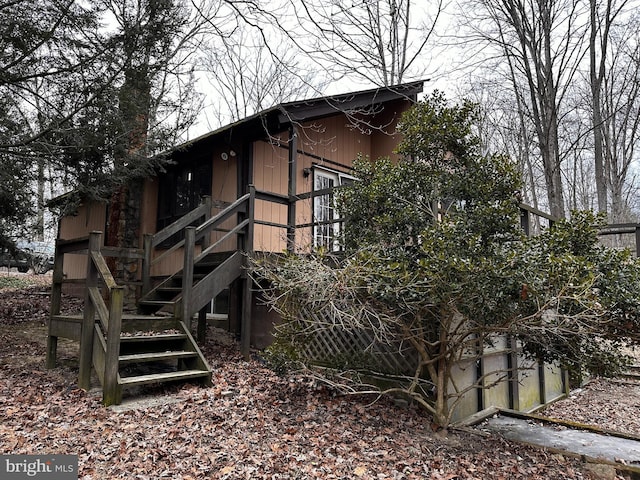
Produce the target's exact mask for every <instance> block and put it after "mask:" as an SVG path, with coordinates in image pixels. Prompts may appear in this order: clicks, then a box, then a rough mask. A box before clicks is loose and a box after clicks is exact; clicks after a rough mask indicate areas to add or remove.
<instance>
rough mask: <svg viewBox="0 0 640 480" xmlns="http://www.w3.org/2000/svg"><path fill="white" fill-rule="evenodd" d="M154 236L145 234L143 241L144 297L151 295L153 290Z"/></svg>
mask: <svg viewBox="0 0 640 480" xmlns="http://www.w3.org/2000/svg"><path fill="white" fill-rule="evenodd" d="M152 242H153V235H151V234H149V233H145V234H144V238H143V240H142V243H143V248H144V256H143V257H142V296H144V295H146V294H147V293H149V290H151V254H152V249H153V247H152V246H151V245H152Z"/></svg>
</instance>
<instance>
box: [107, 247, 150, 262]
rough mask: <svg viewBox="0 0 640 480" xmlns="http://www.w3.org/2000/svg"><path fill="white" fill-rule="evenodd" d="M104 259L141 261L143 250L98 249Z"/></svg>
mask: <svg viewBox="0 0 640 480" xmlns="http://www.w3.org/2000/svg"><path fill="white" fill-rule="evenodd" d="M100 252H101V253H102V255H103V256H104V257H117V258H126V259H129V260H135V259H138V260H141V259H142V258H144V250H143V249H142V248H122V247H110V246H104V247H102V248H101V249H100Z"/></svg>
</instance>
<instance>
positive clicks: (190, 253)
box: [180, 227, 196, 330]
mask: <svg viewBox="0 0 640 480" xmlns="http://www.w3.org/2000/svg"><path fill="white" fill-rule="evenodd" d="M195 248H196V227H186V228H185V229H184V263H183V267H182V311H181V314H180V318H181V320H182V321H183V322H184V324H185V325H186V326H187V328H188V329H189V330H190V329H191V313H192V312H191V290H192V288H193V259H194V258H195Z"/></svg>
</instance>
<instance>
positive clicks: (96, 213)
mask: <svg viewBox="0 0 640 480" xmlns="http://www.w3.org/2000/svg"><path fill="white" fill-rule="evenodd" d="M106 222H107V204H106V203H101V202H87V203H83V204H81V205H80V206H79V207H78V210H77V212H76V214H75V215H68V216H66V217H62V218H61V219H60V225H59V230H58V238H60V239H62V240H70V239H73V238H80V237H86V236H88V235H89V233H90V232H92V231H100V232H104V231H105V228H106ZM86 274H87V257H86V255H73V254H65V256H64V275H65V277H66V278H67V279H70V280H71V279H77V278H85V276H86Z"/></svg>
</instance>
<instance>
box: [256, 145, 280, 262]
mask: <svg viewBox="0 0 640 480" xmlns="http://www.w3.org/2000/svg"><path fill="white" fill-rule="evenodd" d="M281 138H282V139H287V138H288V133H286V132H285V133H283V134H281ZM285 145H286V144H285ZM288 178H289V150H288V149H287V148H286V146H285V147H284V148H283V147H280V146H278V145H276V144H271V143H269V142H266V141H260V140H259V141H257V142H254V144H253V183H254V185H255V187H256V189H257V190H259V191H265V192H270V193H277V194H279V195H287V194H288V189H289V180H288ZM255 219H256V221H258V222H259V221H265V222H271V223H279V224H283V225H286V223H287V207H286V206H285V205H279V204H276V203H273V202H266V201H256V204H255ZM286 245H287V243H286V229H284V228H278V227H272V226H267V225H259V224H256V225H255V228H254V241H253V249H254V250H257V251H266V252H281V251H283V250H285V249H286Z"/></svg>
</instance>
